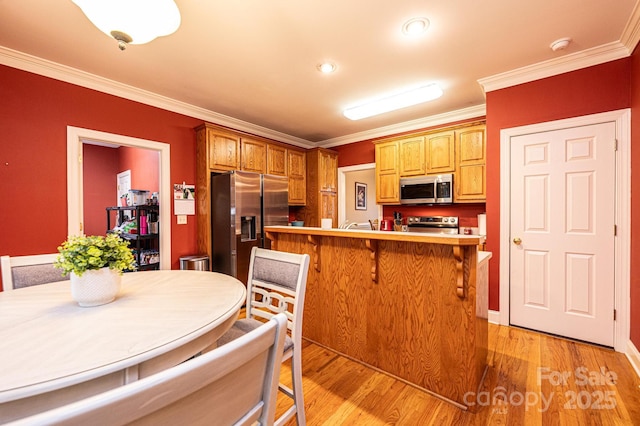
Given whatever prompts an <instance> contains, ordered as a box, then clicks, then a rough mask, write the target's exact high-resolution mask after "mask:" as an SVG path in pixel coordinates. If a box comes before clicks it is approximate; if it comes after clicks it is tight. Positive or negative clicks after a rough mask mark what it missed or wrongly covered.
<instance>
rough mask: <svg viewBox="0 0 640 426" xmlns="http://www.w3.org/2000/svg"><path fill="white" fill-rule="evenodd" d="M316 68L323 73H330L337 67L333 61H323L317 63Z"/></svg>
mask: <svg viewBox="0 0 640 426" xmlns="http://www.w3.org/2000/svg"><path fill="white" fill-rule="evenodd" d="M317 68H318V71H320V72H321V73H323V74H331V73H332V72H334V71H335V70H336V68H337V67H336V64H334V63H331V62H323V63H321V64H318V66H317Z"/></svg>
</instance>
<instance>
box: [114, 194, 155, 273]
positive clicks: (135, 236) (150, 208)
mask: <svg viewBox="0 0 640 426" xmlns="http://www.w3.org/2000/svg"><path fill="white" fill-rule="evenodd" d="M106 210H107V232H113V228H112V224H111V212H117V224H118V225H120V224H122V223H123V222H124V221H125V220H126V219H125V218H126V217H128V218H129V219H133V218H135V219H136V231H137V232H136V233H126V232H121V233H120V236H121V237H122V238H124V239H125V240H127V241H128V242H129V247H131V249H132V250H134V253H135V255H134V257H135V260H136V264H137V265H138V270H139V271H147V270H153V269H159V268H160V230H159V226H158V230H157V231H158V232H156V233H149V232H147V233H146V234H141V232H140V220H139V218H140V216H141V215H143V216H147V217H149V216H155V218H158V211H159V209H158V206H157V205H146V204H145V205H140V206H126V207H107V208H106ZM127 212H129V213H130V214H129V215H127V214H126V213H127ZM158 225H159V224H158ZM147 230H149V225H147ZM143 250H148V251H152V250H153V251H156V252H157V253H158V256H157V258H158V262H154V263H149V262H148V260H147V259H146V258H145V256H143V253H142V252H143Z"/></svg>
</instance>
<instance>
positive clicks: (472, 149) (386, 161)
mask: <svg viewBox="0 0 640 426" xmlns="http://www.w3.org/2000/svg"><path fill="white" fill-rule="evenodd" d="M485 155H486V131H485V125H484V124H478V123H477V122H476V123H473V124H469V125H461V126H456V127H452V128H448V129H441V130H434V131H429V132H421V133H416V134H413V135H407V136H401V137H393V138H389V139H385V140H381V141H378V142H375V156H376V202H377V203H378V204H399V203H400V194H399V190H400V178H401V177H408V176H424V175H432V174H442V173H453V174H454V188H455V193H454V201H455V202H460V203H465V202H469V203H471V202H474V203H477V202H484V201H485V200H486V182H485V180H486V165H485V163H486V159H485Z"/></svg>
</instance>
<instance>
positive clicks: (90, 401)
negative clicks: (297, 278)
mask: <svg viewBox="0 0 640 426" xmlns="http://www.w3.org/2000/svg"><path fill="white" fill-rule="evenodd" d="M286 329H287V318H286V316H285V315H284V314H282V315H276V316H274V317H273V318H272V319H271V320H270V321H268V322H267V323H266V324H263V325H262V326H261V327H258V328H257V329H255V330H253V331H251V332H250V333H247V334H246V335H244V336H242V337H240V338H238V339H236V340H234V341H233V342H231V343H229V344H228V345H225V346H222V347H220V348H217V349H214V350H212V351H211V352H207V353H206V354H203V355H201V356H199V357H196V358H193V359H191V360H189V361H185V362H184V363H182V364H179V365H177V366H175V367H172V368H169V369H167V370H164V371H161V372H159V373H157V374H154V375H151V376H149V377H146V378H144V379H141V380H139V381H136V382H133V383H130V384H127V385H124V386H121V387H118V388H115V389H112V390H109V391H106V392H104V393H101V394H98V395H95V396H92V397H89V398H86V399H83V400H80V401H76V402H74V403H72V404H69V405H65V406H62V407H59V408H56V409H53V410H50V411H45V412H43V413H40V414H36V415H34V416H30V417H27V418H24V419H20V420H17V421H15V422H13V423H9V424H8V425H12V426H27V425H29V426H34V425H68V426H71V425H91V426H118V425H125V424H127V425H129V424H131V425H161V424H162V425H179V424H184V425H189V426H192V425H219V426H227V425H253V424H256V422H257V424H259V425H273V418H274V417H275V406H276V400H277V394H278V377H279V374H280V367H281V365H282V353H283V347H284V339H285V336H286Z"/></svg>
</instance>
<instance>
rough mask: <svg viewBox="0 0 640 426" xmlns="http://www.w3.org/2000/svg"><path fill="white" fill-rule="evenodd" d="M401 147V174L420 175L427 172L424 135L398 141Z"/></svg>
mask: <svg viewBox="0 0 640 426" xmlns="http://www.w3.org/2000/svg"><path fill="white" fill-rule="evenodd" d="M398 147H399V149H400V176H420V175H423V174H425V173H426V172H427V168H426V157H425V143H424V137H422V136H418V137H414V138H406V139H401V140H399V141H398Z"/></svg>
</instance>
